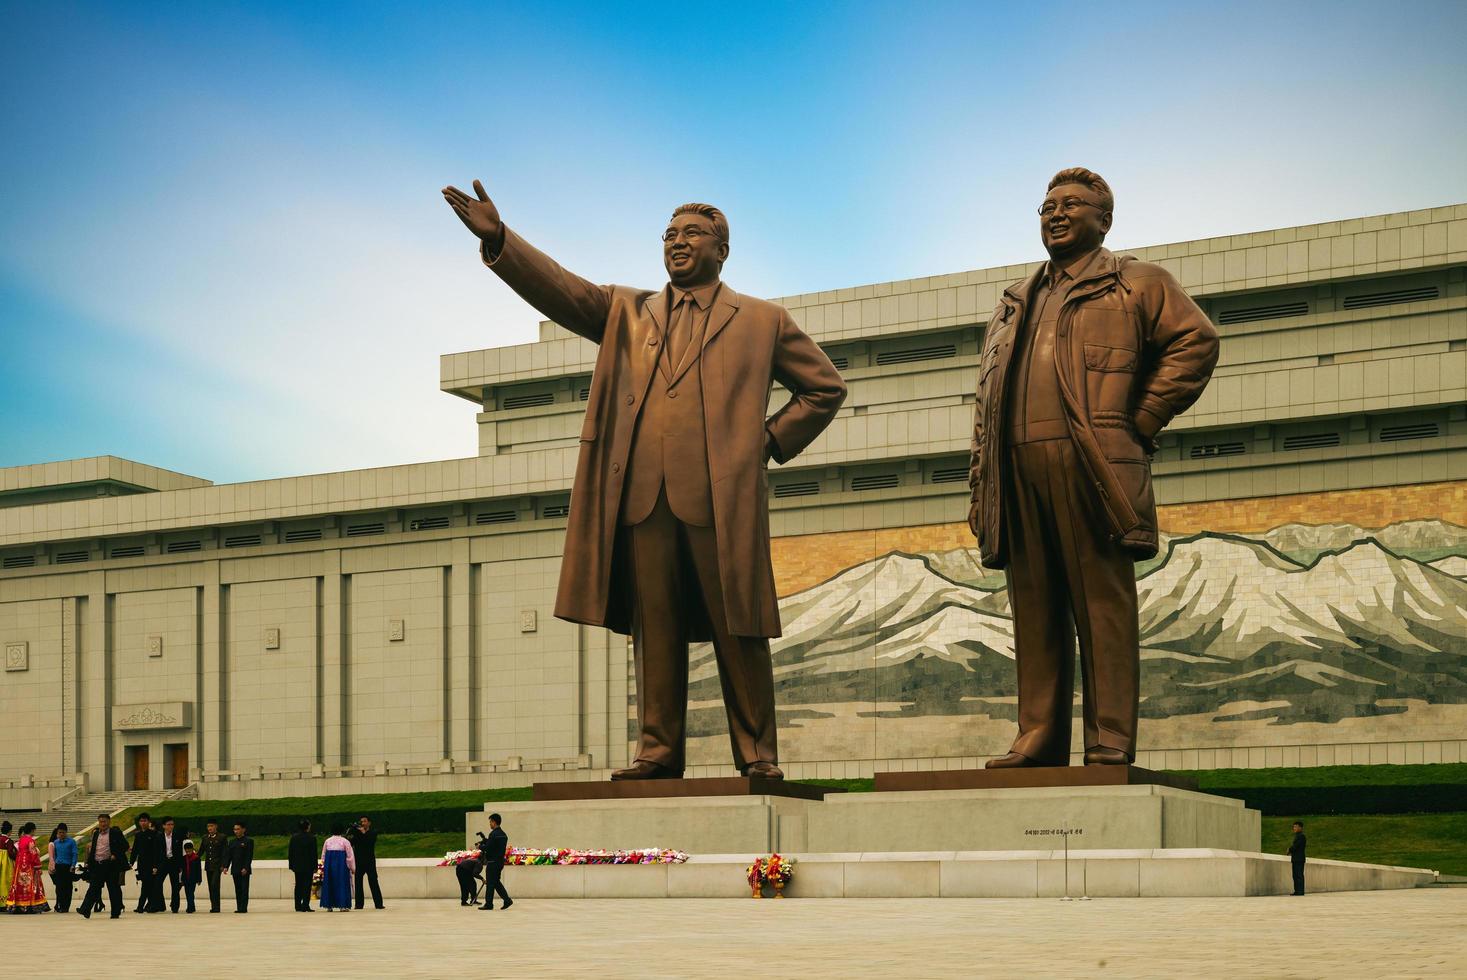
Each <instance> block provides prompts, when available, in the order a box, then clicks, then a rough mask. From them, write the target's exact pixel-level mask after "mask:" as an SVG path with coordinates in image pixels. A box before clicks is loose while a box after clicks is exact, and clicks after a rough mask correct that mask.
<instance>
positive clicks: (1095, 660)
mask: <svg viewBox="0 0 1467 980" xmlns="http://www.w3.org/2000/svg"><path fill="white" fill-rule="evenodd" d="M1008 464H1009V472H1008V479H1007V481H1006V484H1005V491H1006V492H1005V501H1004V518H1005V520H1004V533H1005V534H1006V535H1007V537H1008V553H1009V564H1008V569H1007V573H1006V574H1007V577H1008V586H1009V603H1010V606H1011V608H1012V610H1013V615H1014V659H1015V660H1016V661H1017V664H1018V672H1019V737H1018V740H1017V741H1015V742H1014V746H1013V751H1015V752H1018V753H1020V754H1021V755H1025V756H1028V757H1029V758H1030V759H1033V760H1034V761H1035V762H1037V763H1039V764H1041V765H1052V766H1063V765H1068V764H1069V757H1070V719H1071V716H1072V714H1073V705H1074V692H1075V638H1076V634H1078V635H1079V640H1080V671H1081V684H1082V691H1083V696H1084V705H1085V741H1084V743H1083V745H1082V748H1085V749H1090V748H1094V747H1096V746H1105V747H1108V748H1112V749H1119V750H1121V751H1123V752H1125V753H1126V754H1127V755H1128V756H1130V757H1131V758H1133V759H1134V758H1135V756H1136V715H1137V699H1138V696H1139V693H1140V643H1139V636H1138V625H1137V620H1136V572H1135V566H1134V564H1133V561H1132V557H1131V555H1130V553H1129V552H1127V551H1126V550H1125V549H1124V548H1122V547H1121V546H1120V544H1119V543H1118V542H1115V541H1112V540H1111V536H1110V523H1109V520H1108V519H1107V517H1106V515H1105V513H1104V511H1103V510H1102V509H1101V503H1100V500H1099V494H1098V491H1097V490H1096V489H1095V487H1094V486H1093V485H1092V483H1091V481H1090V480H1089V479H1088V478H1087V475H1086V469H1085V465H1084V461H1083V460H1082V459H1081V458H1080V455H1079V452H1078V451H1077V450H1076V448H1075V446H1074V443H1073V442H1071V441H1070V440H1069V439H1047V440H1043V441H1039V442H1025V443H1021V444H1018V445H1010V446H1009V447H1008Z"/></svg>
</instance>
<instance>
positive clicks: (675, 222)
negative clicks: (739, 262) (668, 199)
mask: <svg viewBox="0 0 1467 980" xmlns="http://www.w3.org/2000/svg"><path fill="white" fill-rule="evenodd" d="M726 258H728V242H725V241H723V240H721V239H720V238H719V237H718V235H717V233H715V232H714V230H713V222H712V221H709V220H708V219H707V218H705V217H703V216H702V215H701V214H680V215H678V216H677V217H676V218H673V219H672V220H671V221H669V222H668V224H667V230H666V231H665V232H663V233H662V264H663V265H664V266H666V267H667V277H668V278H669V279H671V280H672V281H673V284H674V285H677V286H682V287H684V288H692V287H695V286H706V285H707V284H708V283H711V282H715V281H716V280H717V279H718V270H719V268H720V267H721V266H722V265H723V260H724V259H726Z"/></svg>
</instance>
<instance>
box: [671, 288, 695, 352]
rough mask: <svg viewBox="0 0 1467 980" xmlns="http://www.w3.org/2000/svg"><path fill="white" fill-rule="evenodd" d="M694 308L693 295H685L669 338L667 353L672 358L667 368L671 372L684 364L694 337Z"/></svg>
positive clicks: (679, 304) (675, 315)
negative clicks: (690, 342)
mask: <svg viewBox="0 0 1467 980" xmlns="http://www.w3.org/2000/svg"><path fill="white" fill-rule="evenodd" d="M693 306H694V304H693V296H692V294H691V293H683V298H682V300H681V301H680V302H679V303H678V308H677V311H676V313H674V315H673V318H672V330H671V331H669V333H668V338H667V341H668V343H667V353H668V355H669V356H670V357H671V361H670V362H669V363H668V365H667V367H668V370H670V371H676V370H677V369H678V366H679V365H681V364H682V363H683V355H684V354H686V353H687V351H688V341H689V340H691V339H692V337H693Z"/></svg>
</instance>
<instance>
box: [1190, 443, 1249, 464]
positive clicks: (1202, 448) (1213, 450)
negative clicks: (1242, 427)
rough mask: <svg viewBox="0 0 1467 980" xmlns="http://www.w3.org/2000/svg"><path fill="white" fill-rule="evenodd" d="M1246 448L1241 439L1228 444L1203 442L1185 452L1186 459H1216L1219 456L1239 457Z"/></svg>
mask: <svg viewBox="0 0 1467 980" xmlns="http://www.w3.org/2000/svg"><path fill="white" fill-rule="evenodd" d="M1247 451H1248V447H1247V446H1246V445H1244V444H1243V441H1242V440H1241V439H1235V440H1231V441H1229V442H1205V443H1201V444H1199V445H1196V446H1193V447H1192V448H1191V449H1189V450H1187V458H1188V459H1216V458H1218V457H1219V456H1241V455H1242V454H1243V453H1246V452H1247Z"/></svg>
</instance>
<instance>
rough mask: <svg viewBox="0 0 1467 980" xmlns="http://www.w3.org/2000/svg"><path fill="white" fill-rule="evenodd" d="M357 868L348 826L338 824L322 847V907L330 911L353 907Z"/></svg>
mask: <svg viewBox="0 0 1467 980" xmlns="http://www.w3.org/2000/svg"><path fill="white" fill-rule="evenodd" d="M356 870H357V859H356V855H354V854H353V853H352V849H351V841H349V840H347V839H346V828H345V827H343V826H341V824H337V825H335V826H334V827H332V828H331V836H330V837H328V838H326V843H325V844H324V845H323V846H322V848H321V907H322V908H323V909H326V910H327V911H329V912H335V911H336V910H337V909H341V911H343V912H345V911H346V910H347V909H349V908H351V883H352V874H353V873H354V872H355V871H356Z"/></svg>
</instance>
